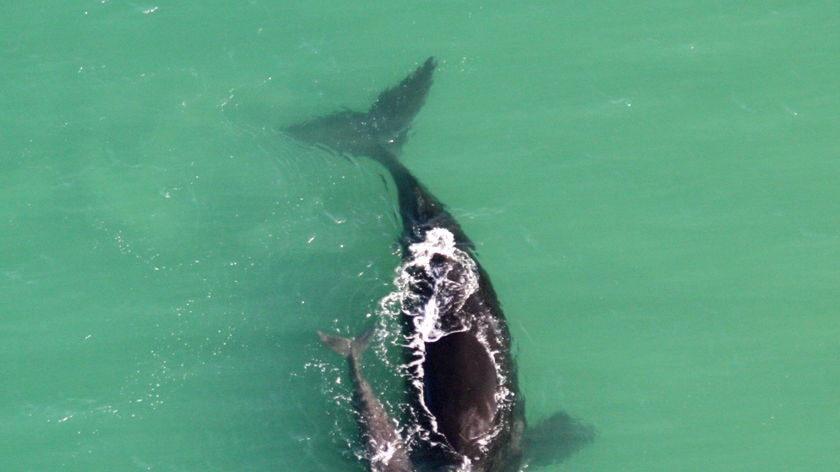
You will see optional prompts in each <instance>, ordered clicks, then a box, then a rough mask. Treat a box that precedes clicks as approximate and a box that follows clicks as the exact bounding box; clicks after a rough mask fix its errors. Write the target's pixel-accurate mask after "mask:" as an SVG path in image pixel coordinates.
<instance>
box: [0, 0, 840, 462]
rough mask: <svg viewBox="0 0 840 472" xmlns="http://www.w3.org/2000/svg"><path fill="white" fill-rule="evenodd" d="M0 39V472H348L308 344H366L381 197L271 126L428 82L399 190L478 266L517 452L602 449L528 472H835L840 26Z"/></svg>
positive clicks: (316, 5)
mask: <svg viewBox="0 0 840 472" xmlns="http://www.w3.org/2000/svg"><path fill="white" fill-rule="evenodd" d="M0 11H2V20H0V24H2V27H0V58H2V61H0V63H1V64H2V66H1V67H0V129H2V131H0V133H2V150H0V306H2V308H0V470H3V471H9V472H24V471H37V472H41V471H84V472H96V471H108V472H113V471H179V472H180V471H202V472H206V471H231V472H232V471H361V470H364V468H363V465H362V463H361V462H359V461H358V459H357V455H358V454H359V453H360V447H359V445H358V442H357V440H356V431H355V427H354V424H353V422H352V417H351V416H350V407H349V404H348V398H349V388H348V386H347V378H346V372H345V370H346V366H345V364H344V363H343V362H342V361H341V359H340V358H338V356H336V355H335V354H334V353H332V352H330V351H329V350H328V349H326V348H325V347H323V346H322V345H320V343H319V342H318V340H317V337H316V336H315V332H316V330H319V329H320V330H330V331H332V332H342V333H345V334H348V335H349V334H353V333H360V332H361V331H362V330H364V329H365V327H367V326H369V325H370V324H371V323H375V322H377V321H376V320H377V319H378V318H379V317H380V316H381V313H380V311H381V310H380V308H379V300H380V299H381V298H382V297H384V296H386V295H387V294H388V293H389V292H390V291H391V290H392V285H391V284H392V281H393V279H394V277H395V275H396V273H395V268H396V267H397V265H398V264H399V262H400V259H399V255H398V252H397V251H398V247H397V245H396V240H397V237H398V235H399V231H400V228H399V221H398V219H397V217H396V216H395V215H396V214H395V210H396V199H395V194H394V193H393V188H392V186H391V185H390V184H388V182H387V179H385V180H383V175H384V174H383V170H382V169H381V168H380V167H379V166H378V165H376V164H375V163H373V162H370V161H369V160H367V159H364V158H353V157H346V156H336V155H334V154H333V153H331V152H329V151H327V150H325V149H321V148H313V147H308V146H306V145H303V144H301V143H298V142H295V141H294V140H292V139H290V138H289V137H287V136H285V135H283V133H282V132H280V130H281V128H282V127H283V126H286V125H289V124H292V123H295V122H298V121H301V120H304V119H306V118H311V117H314V116H318V115H321V114H325V113H328V112H331V111H335V110H339V109H342V108H350V109H360V110H362V109H366V108H367V107H368V106H369V104H370V103H371V102H372V100H373V99H374V98H375V97H376V95H377V94H378V93H379V92H380V91H381V90H382V89H383V88H385V87H388V86H390V85H393V84H395V83H396V82H397V81H398V80H400V79H401V78H402V77H403V76H405V75H406V74H407V73H409V72H410V71H411V70H413V69H414V68H415V67H416V66H417V65H418V64H420V63H421V62H422V61H423V60H425V58H426V57H428V56H430V55H434V56H436V57H437V60H438V61H439V64H440V66H439V69H438V72H437V75H436V79H435V85H434V86H433V88H432V91H431V95H430V97H429V99H428V101H427V104H426V106H425V108H424V109H423V111H422V112H421V114H420V116H419V117H418V119H417V121H416V122H415V125H414V127H413V129H412V133H411V138H410V141H409V143H408V144H407V145H406V147H405V149H404V154H403V156H402V159H403V161H404V162H405V163H406V165H407V166H408V167H409V168H411V169H412V170H413V171H414V172H415V173H416V175H417V176H418V177H419V178H420V179H421V181H423V182H424V183H425V184H426V185H427V186H428V187H429V188H430V189H431V191H432V192H434V193H435V194H436V195H437V196H438V197H439V198H440V199H441V200H442V201H444V202H445V203H447V204H448V205H449V206H450V208H451V210H452V212H453V213H454V214H455V215H456V217H458V218H459V220H460V221H461V223H462V225H463V226H464V229H465V231H466V232H467V234H468V235H469V236H470V237H471V238H472V239H473V240H474V241H475V242H476V244H477V246H478V253H479V258H480V261H481V263H482V264H483V265H484V266H485V268H486V269H487V271H488V272H489V274H490V275H491V277H492V280H493V283H494V285H495V287H496V290H497V292H498V293H499V296H500V298H501V300H502V302H503V305H504V309H505V311H506V314H507V317H508V320H509V323H510V327H511V331H512V335H513V337H514V349H515V352H516V355H517V358H518V362H519V374H520V383H521V389H522V391H523V393H524V395H525V397H526V399H527V415H528V420H529V421H530V422H532V423H536V422H538V421H539V420H540V419H542V418H546V417H548V416H550V415H551V414H552V413H554V412H556V411H558V410H562V411H565V412H567V413H569V414H571V415H573V416H575V417H576V418H579V419H580V420H581V421H583V422H585V423H587V424H590V425H592V426H594V427H595V428H596V429H597V431H598V436H597V438H596V439H595V441H594V442H593V443H592V444H590V445H588V446H587V447H585V448H584V449H582V450H581V451H579V452H578V453H577V454H575V455H574V456H572V457H571V458H569V459H567V460H565V461H563V462H560V463H557V464H555V465H553V466H550V467H545V468H542V469H536V468H531V469H529V470H540V471H543V470H544V471H546V472H550V471H622V472H632V471H644V472H657V471H662V472H671V471H676V470H679V471H684V472H691V471H698V472H699V471H703V472H706V471H710V470H714V471H788V470H791V471H793V470H796V471H811V472H821V471H826V472H829V471H836V470H837V467H838V459H837V451H838V448H840V367H838V362H840V305H839V304H838V297H840V295H839V294H840V112H838V110H840V60H838V51H840V36H838V31H840V10H838V8H837V4H836V2H832V1H825V0H823V1H809V2H785V1H771V2H720V1H711V0H701V1H697V2H688V3H686V2H677V3H674V2H665V1H662V0H656V1H641V2H630V3H627V2H617V1H606V2H595V3H592V2H572V1H545V0H543V1H532V2H502V1H490V2H487V1H465V2H433V1H422V2H405V1H368V2H355V3H354V2H337V1H313V2H272V1H265V0H252V1H239V2H228V1H218V0H205V1H201V2H198V1H194V0H183V1H178V2H175V1H159V2H155V1H146V0H140V1H137V2H127V1H116V0H89V1H82V0H70V1H65V2H46V1H28V2H3V7H2V9H1V10H0ZM383 182H384V183H383ZM381 352H382V350H381V349H380V350H376V351H372V353H371V354H369V355H368V357H367V358H366V359H367V362H368V363H369V364H370V365H371V367H370V369H371V370H370V376H371V378H372V381H373V382H374V384H376V385H379V386H380V389H381V390H384V388H383V387H382V385H383V381H382V380H381V379H382V378H383V377H382V376H381V375H379V374H378V371H383V370H387V368H388V367H389V366H390V365H391V364H389V361H388V359H385V358H382V355H381ZM377 356H379V357H380V358H379V359H377ZM380 361H381V362H380ZM377 366H379V367H377ZM384 393H385V395H386V396H387V395H388V393H387V392H384ZM392 394H393V393H392Z"/></svg>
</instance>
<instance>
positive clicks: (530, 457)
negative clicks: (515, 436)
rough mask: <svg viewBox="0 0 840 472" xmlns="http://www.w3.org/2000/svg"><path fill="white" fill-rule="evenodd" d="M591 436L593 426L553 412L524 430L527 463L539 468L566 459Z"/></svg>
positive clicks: (593, 432)
mask: <svg viewBox="0 0 840 472" xmlns="http://www.w3.org/2000/svg"><path fill="white" fill-rule="evenodd" d="M594 439H595V428H594V427H592V426H591V425H588V424H585V423H582V422H580V421H579V420H577V419H575V418H573V417H571V416H569V415H568V414H566V413H564V412H562V411H561V412H557V413H555V414H554V415H552V416H551V417H549V418H547V419H544V420H542V421H541V422H540V423H538V424H537V425H536V426H533V427H531V426H529V427H528V429H527V430H526V432H525V438H524V449H525V456H526V462H527V463H528V464H529V465H530V466H534V467H542V466H546V465H550V464H553V463H555V462H559V461H561V460H563V459H566V458H568V457H569V456H571V455H572V454H574V453H575V452H577V451H579V450H580V449H581V448H583V447H584V446H586V445H587V444H589V443H591V442H592V441H593V440H594Z"/></svg>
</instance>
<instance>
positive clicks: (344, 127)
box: [283, 57, 594, 472]
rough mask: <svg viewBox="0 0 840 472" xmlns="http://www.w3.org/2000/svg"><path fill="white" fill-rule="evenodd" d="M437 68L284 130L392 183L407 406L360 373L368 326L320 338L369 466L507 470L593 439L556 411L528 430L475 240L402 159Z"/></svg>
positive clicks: (424, 66)
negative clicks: (348, 388) (345, 388)
mask: <svg viewBox="0 0 840 472" xmlns="http://www.w3.org/2000/svg"><path fill="white" fill-rule="evenodd" d="M436 66H437V61H436V60H435V58H434V57H429V58H428V59H426V60H425V61H423V62H422V63H421V64H420V65H419V66H418V67H417V68H416V69H415V70H414V71H413V72H411V73H409V74H408V76H406V77H405V78H404V79H402V81H400V82H399V83H398V84H397V85H395V86H393V87H390V88H386V89H385V90H384V91H383V92H382V93H380V94H379V96H378V97H377V98H376V100H375V101H374V103H373V104H372V105H371V106H370V108H369V109H368V110H366V111H352V110H342V111H338V112H335V113H332V114H329V115H326V116H321V117H317V118H314V119H310V120H307V121H304V122H301V123H297V124H294V125H291V126H288V127H286V128H284V130H283V131H284V132H285V133H286V134H287V135H289V136H291V137H292V138H294V139H297V140H300V141H303V142H306V143H310V144H312V145H317V146H321V147H326V148H327V149H330V150H332V151H334V152H335V153H336V154H339V155H348V154H349V155H353V156H362V157H367V158H370V159H373V160H374V161H376V162H378V163H379V164H381V166H382V168H383V169H384V171H385V174H383V175H384V176H386V177H390V180H391V181H392V182H393V187H394V188H395V193H396V196H395V197H396V200H397V203H398V206H397V208H398V210H397V211H398V216H399V220H400V221H401V225H402V228H401V232H400V235H399V245H400V253H401V256H402V263H401V265H400V267H399V268H398V270H397V274H398V275H397V277H396V279H395V281H394V286H395V290H394V293H393V294H392V298H393V299H395V300H397V302H398V303H397V304H398V306H399V318H400V324H401V326H402V333H401V336H403V339H401V340H400V342H399V344H400V345H402V346H404V354H403V355H404V365H403V366H402V367H403V368H404V369H405V371H406V372H407V375H406V382H405V388H404V391H403V392H401V393H402V395H403V398H404V399H405V402H406V404H408V405H409V408H408V412H407V413H403V414H402V416H401V417H397V416H396V415H394V416H391V415H389V414H388V412H387V411H386V410H385V408H384V406H383V405H382V404H381V402H379V401H378V400H376V394H375V392H373V390H372V389H371V388H370V385H369V384H368V383H367V381H366V380H365V378H364V376H363V374H362V370H363V365H362V361H361V354H362V352H363V351H364V346H365V345H366V343H367V342H368V339H369V338H370V336H371V335H370V330H368V332H366V333H365V334H363V335H362V336H360V337H359V338H357V339H356V340H352V339H349V338H342V337H338V336H332V335H327V334H324V333H319V337H320V339H321V341H322V342H323V343H324V344H325V345H327V346H329V347H330V348H331V349H333V350H334V351H336V352H338V353H339V354H341V355H342V356H344V357H345V358H347V359H348V364H349V371H350V374H351V375H352V377H353V385H354V398H355V399H356V400H354V403H355V404H356V406H355V408H354V409H355V411H356V414H357V419H358V421H357V424H358V428H359V433H360V436H361V437H362V439H363V441H364V442H365V445H366V446H365V451H366V459H367V461H368V463H369V468H370V470H371V471H374V472H401V471H405V470H411V471H427V470H428V471H463V472H497V471H498V472H514V471H518V470H523V467H526V466H528V465H529V464H533V465H537V466H538V465H544V464H548V463H551V462H554V461H557V460H561V459H563V458H565V457H568V456H569V455H571V454H572V453H574V452H576V451H577V450H578V449H580V448H581V447H582V446H583V445H585V444H587V443H589V442H591V441H592V439H593V438H594V429H593V428H592V427H590V426H588V425H586V424H584V423H582V422H580V421H578V420H577V419H575V418H573V417H572V416H570V415H568V414H566V413H563V412H558V413H556V414H555V415H553V416H552V417H550V418H548V419H546V420H544V421H542V422H540V423H539V424H538V425H537V426H536V427H534V428H528V427H527V424H526V418H525V400H524V396H523V395H522V393H521V392H520V390H519V382H518V372H517V367H516V363H515V359H514V357H513V354H512V352H511V334H510V329H509V327H508V323H507V320H506V318H505V315H504V313H503V311H502V308H501V304H500V302H499V298H498V296H497V294H496V291H495V290H494V288H493V285H492V283H491V280H490V277H489V275H488V274H487V272H486V270H485V269H484V268H483V267H482V265H481V264H480V262H479V261H478V259H477V257H476V251H475V244H474V243H473V241H472V240H470V239H469V237H467V235H466V234H465V233H464V230H463V229H462V227H461V225H460V224H459V223H458V221H457V220H456V219H455V217H454V216H453V215H452V213H450V212H449V210H448V209H447V207H446V206H445V205H444V204H443V203H442V202H441V201H440V200H439V199H438V198H437V197H436V196H435V195H433V194H432V193H431V192H430V191H429V189H428V188H427V187H426V186H425V185H424V184H422V183H421V182H420V181H419V180H418V179H417V178H416V177H415V176H414V174H412V172H411V171H410V170H409V169H408V168H407V167H406V166H405V165H404V164H403V163H402V161H401V159H400V157H401V154H402V150H403V146H404V144H405V143H406V141H407V138H408V134H409V131H410V130H411V126H412V122H413V120H414V118H415V116H416V115H417V114H418V113H419V111H420V110H421V108H422V107H423V104H424V103H425V101H426V99H427V97H428V95H429V91H430V89H431V86H432V82H433V75H434V72H435V69H436ZM384 178H385V177H384ZM529 450H531V451H539V453H540V457H536V456H532V455H529V452H528V451H529Z"/></svg>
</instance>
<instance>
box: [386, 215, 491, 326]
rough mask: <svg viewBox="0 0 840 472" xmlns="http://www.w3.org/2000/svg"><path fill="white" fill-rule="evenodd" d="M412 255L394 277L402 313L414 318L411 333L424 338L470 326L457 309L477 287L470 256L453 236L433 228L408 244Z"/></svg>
mask: <svg viewBox="0 0 840 472" xmlns="http://www.w3.org/2000/svg"><path fill="white" fill-rule="evenodd" d="M409 251H410V253H411V257H410V258H407V261H406V263H405V264H403V266H402V267H401V270H400V274H399V276H398V278H397V280H396V281H395V284H396V287H397V290H396V292H395V295H397V296H398V297H399V298H400V300H399V302H400V305H401V308H402V310H403V312H404V313H406V314H407V315H409V316H411V317H412V318H413V320H412V322H413V323H414V333H415V335H416V336H417V337H418V338H419V339H418V340H419V341H423V342H427V343H430V342H435V341H437V340H438V339H440V338H442V337H444V336H446V335H447V334H452V333H457V332H461V331H466V330H468V329H470V320H469V318H468V317H465V316H463V314H462V313H461V312H460V311H461V308H462V307H463V306H464V303H466V301H467V299H468V298H469V297H470V296H471V295H472V294H473V293H475V291H476V290H477V289H478V271H477V269H476V266H475V262H474V261H473V259H472V257H471V256H470V255H469V254H467V253H466V252H464V251H462V250H460V249H458V248H457V247H456V246H455V236H454V235H453V234H452V233H451V232H450V231H449V230H447V229H445V228H433V229H431V230H429V231H428V232H427V233H426V239H425V240H424V241H423V242H419V243H415V244H412V245H411V246H409Z"/></svg>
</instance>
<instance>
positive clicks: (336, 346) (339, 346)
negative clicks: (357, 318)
mask: <svg viewBox="0 0 840 472" xmlns="http://www.w3.org/2000/svg"><path fill="white" fill-rule="evenodd" d="M375 332H376V326H375V325H374V326H371V327H370V328H368V329H367V331H365V332H364V334H362V335H361V336H359V337H357V338H355V339H350V338H342V337H341V336H333V335H331V334H326V333H323V332H321V331H318V337H319V338H320V339H321V342H322V343H324V345H326V346H327V347H329V348H330V349H332V350H333V351H335V352H337V353H338V354H339V355H340V356H341V357H344V358H350V357H353V358H355V359H359V358H360V357H361V355H362V354H363V353H364V352H365V351H366V350H367V348H368V346H369V345H370V342H371V341H372V340H373V334H374V333H375Z"/></svg>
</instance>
